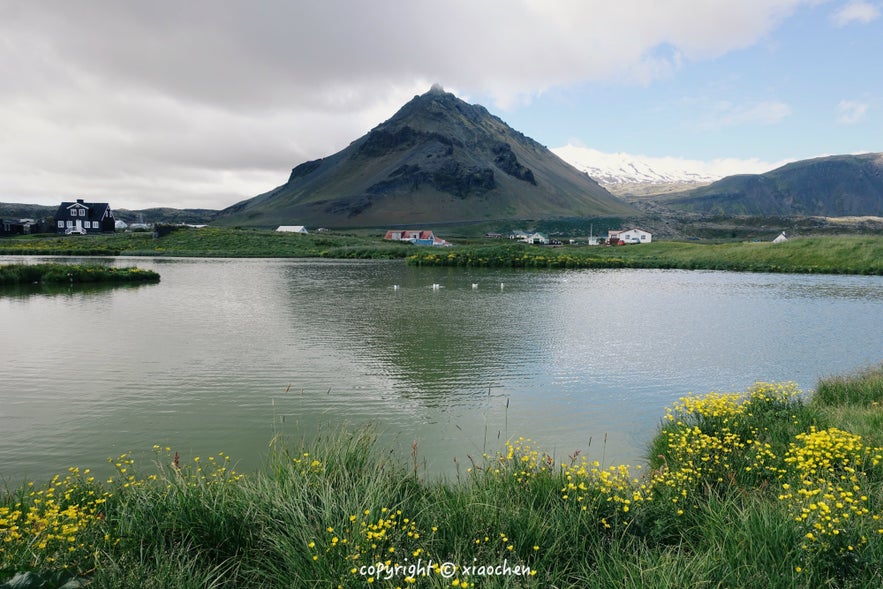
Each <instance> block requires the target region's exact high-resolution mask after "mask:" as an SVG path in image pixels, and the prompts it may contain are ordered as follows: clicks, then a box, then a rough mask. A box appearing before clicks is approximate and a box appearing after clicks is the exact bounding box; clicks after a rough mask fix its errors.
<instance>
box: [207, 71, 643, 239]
mask: <svg viewBox="0 0 883 589" xmlns="http://www.w3.org/2000/svg"><path fill="white" fill-rule="evenodd" d="M633 212H634V209H632V207H631V206H630V205H628V204H627V203H625V202H624V201H621V200H619V199H618V198H616V197H614V196H613V195H611V194H610V193H609V192H607V190H605V189H604V188H602V187H601V186H600V185H599V184H598V183H596V182H595V181H594V180H592V179H591V178H590V177H589V176H588V175H586V174H585V173H582V172H580V171H579V170H577V169H575V168H574V167H572V166H570V165H569V164H567V163H565V162H564V161H563V160H562V159H560V158H559V157H558V156H556V155H555V154H553V153H552V152H551V151H549V150H548V149H546V148H545V147H543V146H542V145H540V144H539V143H537V142H536V141H534V140H533V139H530V138H529V137H526V136H525V135H523V134H521V133H519V132H517V131H515V130H513V129H512V128H511V127H509V126H508V125H507V124H506V123H504V122H503V121H502V120H501V119H499V118H498V117H495V116H493V115H491V114H490V113H489V112H488V111H487V109H485V108H484V107H482V106H479V105H472V104H468V103H466V102H464V101H463V100H460V99H459V98H457V97H456V96H454V95H453V94H450V93H448V92H445V91H444V90H443V89H442V87H441V86H439V85H437V84H436V85H433V87H432V88H431V89H430V90H429V92H427V93H426V94H423V95H420V96H415V97H414V98H413V99H412V100H411V101H410V102H408V103H407V104H405V105H404V106H403V107H402V108H401V109H400V110H399V111H398V112H397V113H396V114H395V115H393V116H392V118H390V119H389V120H387V121H386V122H384V123H381V124H380V125H378V126H377V127H375V128H374V129H372V130H371V131H370V132H368V133H367V134H366V135H364V136H363V137H361V138H359V139H357V140H355V141H353V142H352V143H351V144H350V145H349V146H348V147H346V148H345V149H343V150H342V151H339V152H338V153H336V154H334V155H331V156H328V157H326V158H322V159H318V160H313V161H308V162H305V163H302V164H300V165H298V166H297V167H295V168H294V169H293V170H292V171H291V176H290V177H289V178H288V182H286V183H285V184H283V185H282V186H279V187H277V188H275V189H273V190H271V191H269V192H266V193H264V194H261V195H258V196H255V197H254V198H251V199H248V200H244V201H242V202H239V203H237V204H235V205H233V206H231V207H229V208H227V209H224V210H223V211H221V213H220V215H219V216H218V218H217V219H216V220H215V222H216V223H220V224H228V225H234V224H235V225H248V226H274V225H280V224H288V223H297V224H302V225H304V224H305V225H314V226H315V225H323V226H329V227H356V226H363V227H371V226H386V225H401V224H422V223H441V222H467V221H483V220H499V219H553V218H564V217H587V216H598V215H620V214H628V213H633Z"/></svg>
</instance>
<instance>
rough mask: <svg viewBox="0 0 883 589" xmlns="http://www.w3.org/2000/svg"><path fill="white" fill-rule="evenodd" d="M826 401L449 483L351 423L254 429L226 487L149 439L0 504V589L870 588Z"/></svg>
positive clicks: (493, 466)
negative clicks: (309, 431)
mask: <svg viewBox="0 0 883 589" xmlns="http://www.w3.org/2000/svg"><path fill="white" fill-rule="evenodd" d="M855 378H856V382H861V381H862V380H863V378H864V377H863V376H861V375H859V376H857V377H855ZM851 382H852V381H851V380H849V379H847V380H846V381H845V386H846V387H847V388H849V387H850V383H851ZM856 394H859V393H856ZM850 396H851V395H850ZM860 396H861V398H865V397H864V393H862V394H860ZM880 400H881V399H879V398H877V399H867V404H868V406H869V410H870V407H871V406H872V404H873V403H875V402H876V403H879V401H880ZM829 403H830V401H829V400H824V399H822V397H821V396H819V397H817V398H815V399H812V400H808V399H806V398H805V396H804V395H803V394H801V393H800V391H798V390H797V388H796V387H795V386H794V385H793V384H788V383H779V384H766V383H758V384H757V385H755V386H754V387H752V388H751V389H750V390H748V391H745V392H741V393H711V394H708V395H705V396H693V395H690V396H687V397H684V398H683V399H681V400H680V401H679V402H677V403H675V404H674V405H673V406H672V407H671V408H670V409H669V411H668V412H667V414H666V416H665V417H664V419H663V424H662V426H661V428H660V431H659V434H658V435H657V437H656V439H655V440H654V442H653V445H652V448H651V460H650V464H649V467H650V468H649V469H638V468H634V469H633V468H629V467H627V466H614V467H604V466H602V465H600V464H598V463H597V462H590V461H588V460H586V459H584V458H583V457H582V456H580V454H579V453H575V454H573V455H572V456H570V457H568V458H567V459H565V460H563V461H558V460H555V459H554V458H553V457H552V456H550V455H549V454H547V453H545V452H544V451H543V450H542V449H541V448H540V447H538V446H537V445H536V444H535V443H534V442H532V441H531V440H528V439H524V438H518V439H513V440H511V441H510V442H509V443H508V444H507V445H506V447H505V449H504V451H502V452H499V453H497V454H494V455H484V456H482V457H480V458H478V459H475V460H474V461H473V462H472V465H471V466H470V467H469V468H468V469H467V471H466V472H465V473H462V474H464V475H465V476H464V477H463V478H462V479H458V480H457V481H456V482H450V481H424V480H421V479H420V478H419V473H415V472H414V471H413V469H410V468H406V467H405V466H403V464H401V463H399V462H398V461H397V460H395V459H394V458H393V457H391V456H390V455H389V454H385V453H381V452H380V451H379V449H378V448H377V447H376V445H375V438H374V435H373V434H372V432H371V431H370V430H361V431H356V432H349V431H340V432H337V433H334V434H332V435H329V436H326V437H324V438H322V439H319V440H315V441H314V442H313V443H311V444H306V445H304V444H292V443H286V442H284V441H283V440H281V439H276V440H274V441H273V444H272V453H271V456H270V458H269V459H268V461H267V463H266V465H265V467H264V468H263V469H262V470H260V471H259V472H256V473H253V474H250V475H248V476H244V475H242V474H239V473H236V472H235V471H233V470H232V468H231V466H230V459H229V457H228V456H227V455H225V454H223V453H221V454H218V455H216V456H211V457H193V458H189V459H181V458H179V457H178V455H177V454H176V453H173V452H172V450H171V449H170V448H159V447H155V448H154V450H155V451H156V464H155V465H154V466H153V467H150V468H148V469H147V470H146V471H141V469H140V467H138V468H136V465H135V464H134V463H133V462H132V460H131V459H130V458H129V457H127V456H125V455H124V456H121V457H119V458H118V459H116V460H113V461H112V464H113V466H114V468H115V469H116V472H117V474H116V475H115V476H113V477H111V478H109V479H107V480H105V481H102V482H100V483H99V482H96V481H95V480H94V479H92V478H91V476H90V475H89V473H88V472H86V471H83V472H80V471H78V470H76V469H73V470H72V471H71V472H70V473H69V475H68V476H67V477H66V478H64V479H59V478H56V479H54V480H53V481H51V482H50V483H49V484H48V485H43V486H38V485H26V486H23V487H21V488H20V489H17V490H14V491H12V492H7V493H5V494H4V495H3V496H2V500H0V538H2V539H0V580H8V579H11V578H13V576H14V575H19V576H21V575H24V574H34V575H39V576H40V578H42V579H54V580H56V581H58V583H61V582H62V581H64V582H67V581H68V580H70V579H74V580H75V581H76V580H78V581H81V582H83V583H86V582H88V583H89V586H90V587H114V588H120V587H362V586H366V585H372V586H378V587H411V586H416V587H574V588H575V587H614V586H615V587H692V586H713V587H718V586H733V587H783V588H784V587H871V586H879V585H880V584H881V583H883V520H881V516H883V449H881V448H879V447H877V446H875V445H874V444H872V443H869V442H868V440H866V439H865V438H864V437H862V436H861V435H859V434H857V433H852V432H849V431H847V430H845V429H843V428H842V427H841V424H838V423H837V422H835V421H832V414H831V413H830V412H829V409H830V407H831V405H830V404H829ZM145 473H149V474H145ZM45 586H51V585H45ZM55 586H58V584H56V585H55Z"/></svg>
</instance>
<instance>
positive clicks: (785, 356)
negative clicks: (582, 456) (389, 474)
mask: <svg viewBox="0 0 883 589" xmlns="http://www.w3.org/2000/svg"><path fill="white" fill-rule="evenodd" d="M13 260H15V259H14V258H0V261H2V262H7V263H8V262H10V261H13ZM19 260H20V259H19ZM27 261H28V262H34V261H41V260H38V259H36V258H28V259H27ZM93 261H94V260H93ZM104 262H105V263H109V264H117V265H135V264H137V265H138V266H140V267H143V268H150V269H153V270H156V271H158V272H159V273H160V274H161V275H162V282H161V283H160V284H157V285H147V286H139V287H115V288H99V289H96V288H91V289H81V288H62V289H60V290H56V291H52V292H43V291H33V290H30V289H25V290H20V289H19V290H12V291H10V290H4V291H0V359H2V361H0V433H2V435H0V480H5V481H7V482H11V483H16V482H20V481H22V480H24V479H33V478H36V479H43V478H48V477H50V476H51V475H52V474H55V473H57V472H63V471H64V470H65V469H66V468H67V467H69V466H73V465H79V466H81V467H93V468H96V467H98V468H100V467H101V466H102V464H103V463H104V459H105V458H106V457H108V456H111V455H118V454H120V453H122V452H127V451H131V452H133V453H135V454H136V456H139V457H141V458H143V459H147V460H150V459H152V454H151V451H150V448H151V446H152V445H153V444H159V445H161V446H170V447H172V448H173V449H174V450H177V451H179V452H180V453H181V454H182V456H184V457H190V456H194V455H200V454H202V455H205V454H206V453H217V452H218V451H224V452H227V453H229V454H231V455H232V456H233V458H234V459H235V460H238V467H239V469H240V470H245V471H248V470H251V469H253V468H255V467H257V466H258V465H259V464H260V462H261V460H262V459H263V457H265V456H266V452H267V444H268V442H269V440H270V439H271V438H272V437H273V436H274V435H275V434H281V435H284V436H288V437H291V438H294V439H300V438H313V437H314V436H316V435H317V434H319V433H321V432H325V431H329V430H334V429H335V428H339V427H341V426H343V425H347V426H349V427H358V426H361V425H363V424H373V425H375V426H376V427H377V429H378V431H379V432H380V434H381V444H382V446H383V447H384V448H390V449H392V450H394V451H395V452H397V453H398V454H399V455H400V456H401V460H402V463H403V464H406V463H410V458H409V452H410V450H411V445H412V443H413V442H415V441H416V442H417V448H418V454H419V459H420V461H421V463H422V464H423V467H424V468H425V469H426V471H427V473H430V474H438V473H444V474H453V473H454V472H455V471H454V458H455V457H456V458H457V460H458V461H459V462H460V463H461V464H463V463H465V462H468V458H467V455H472V456H477V455H480V454H481V453H482V452H483V451H489V452H492V451H494V450H496V449H497V448H499V447H500V445H501V444H502V442H503V441H504V440H505V439H506V438H510V437H517V436H524V437H529V438H532V439H533V440H534V441H535V443H536V444H537V445H539V446H540V447H542V448H544V449H545V450H547V451H549V452H551V453H554V454H556V455H557V456H559V457H563V456H565V455H567V454H570V453H572V452H573V451H574V450H581V451H582V452H584V453H587V454H588V455H589V456H590V457H591V458H597V459H599V460H603V461H604V462H606V463H608V464H618V463H630V464H634V463H637V462H640V461H641V460H642V457H643V455H644V451H645V448H646V445H647V442H648V441H649V440H650V438H651V437H652V435H653V433H654V430H655V428H656V426H657V425H658V423H659V420H660V418H661V416H662V415H663V411H664V408H665V407H666V406H667V405H669V404H670V403H671V402H673V401H674V400H676V399H677V398H678V397H680V396H682V395H684V394H686V393H688V392H696V393H705V392H708V391H710V390H744V389H745V388H747V387H749V386H750V385H751V384H752V383H754V382H755V381H757V380H766V381H779V380H794V381H797V382H798V384H799V385H800V386H801V387H802V388H803V389H804V390H812V388H813V387H814V386H815V383H816V381H817V379H818V378H820V377H823V376H827V375H830V374H836V373H842V372H846V371H849V370H852V369H854V368H857V367H862V366H867V365H870V364H875V363H877V362H879V361H881V359H883V278H881V277H860V276H855V277H837V276H803V275H777V274H736V273H726V272H698V271H694V272H687V271H657V270H600V271H599V270H592V271H590V270H581V271H506V270H486V271H479V270H463V269H426V268H409V267H406V266H405V265H404V264H403V263H402V262H398V261H396V262H351V261H309V260H230V259H212V260H206V259H156V258H149V259H132V258H125V259H117V260H114V259H107V260H104ZM433 284H438V285H440V287H439V288H438V289H433V288H432V285H433ZM473 284H474V285H476V286H475V287H473ZM394 285H398V288H395V287H394ZM605 439H606V443H605Z"/></svg>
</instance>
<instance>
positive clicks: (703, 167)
mask: <svg viewBox="0 0 883 589" xmlns="http://www.w3.org/2000/svg"><path fill="white" fill-rule="evenodd" d="M552 152H553V153H554V154H555V155H557V156H558V157H560V158H561V159H563V160H564V161H565V162H567V163H569V164H570V165H571V166H573V167H575V168H576V169H578V170H581V171H583V172H585V173H587V174H588V175H589V176H591V177H592V178H593V179H594V180H595V181H596V182H598V183H599V184H601V185H604V186H607V187H616V186H618V185H624V184H629V185H633V184H654V185H659V184H681V185H690V184H697V185H701V184H709V183H711V182H714V181H716V180H720V179H721V178H723V177H724V176H732V175H734V174H761V173H763V172H767V171H769V170H771V169H773V168H774V167H776V166H777V165H778V164H769V163H767V162H762V161H759V160H757V159H748V160H740V159H732V158H729V159H716V160H712V161H708V162H706V161H701V160H689V159H683V158H676V157H646V156H641V155H632V154H628V153H604V152H602V151H598V150H597V149H592V148H590V147H578V146H575V145H570V144H568V145H565V146H564V147H553V148H552Z"/></svg>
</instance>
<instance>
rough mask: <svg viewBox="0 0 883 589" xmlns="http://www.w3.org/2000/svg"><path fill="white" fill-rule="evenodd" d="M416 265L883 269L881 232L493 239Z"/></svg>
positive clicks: (434, 253) (420, 256) (417, 256)
mask: <svg viewBox="0 0 883 589" xmlns="http://www.w3.org/2000/svg"><path fill="white" fill-rule="evenodd" d="M408 263H409V264H413V265H418V266H479V267H485V266H486V267H512V268H680V269H686V270H697V269H707V270H731V271H737V272H746V271H747V272H793V273H825V274H876V275H881V274H883V237H876V236H872V237H867V236H844V237H817V238H805V239H792V240H790V241H787V242H785V243H777V244H774V243H770V242H739V243H721V244H704V243H692V242H691V243H685V242H654V243H650V244H643V245H631V246H618V247H570V246H563V247H559V248H550V247H539V246H529V245H523V244H498V243H494V244H489V245H475V246H467V247H457V248H452V249H450V250H448V249H446V250H443V251H439V250H429V249H421V250H417V251H415V252H413V253H412V254H411V255H410V256H409V257H408Z"/></svg>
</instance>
